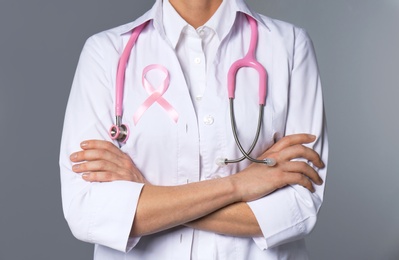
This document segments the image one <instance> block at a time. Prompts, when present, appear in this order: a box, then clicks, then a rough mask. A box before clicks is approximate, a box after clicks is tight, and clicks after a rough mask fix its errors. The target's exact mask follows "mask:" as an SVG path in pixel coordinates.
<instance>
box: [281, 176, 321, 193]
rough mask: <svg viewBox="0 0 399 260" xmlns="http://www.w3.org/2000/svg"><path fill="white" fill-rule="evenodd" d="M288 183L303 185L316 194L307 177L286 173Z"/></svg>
mask: <svg viewBox="0 0 399 260" xmlns="http://www.w3.org/2000/svg"><path fill="white" fill-rule="evenodd" d="M285 180H286V183H287V184H289V185H295V184H298V185H301V186H302V187H304V188H306V189H308V190H309V191H310V192H312V193H313V192H315V189H314V187H313V184H312V182H311V181H310V180H309V178H308V177H306V176H305V175H303V174H301V173H298V172H290V173H286V176H285Z"/></svg>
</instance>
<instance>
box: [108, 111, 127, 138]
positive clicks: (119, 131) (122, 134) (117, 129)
mask: <svg viewBox="0 0 399 260" xmlns="http://www.w3.org/2000/svg"><path fill="white" fill-rule="evenodd" d="M108 133H109V136H110V137H111V139H112V140H116V141H118V142H120V143H125V142H126V141H127V138H128V137H129V127H128V126H127V125H125V124H121V119H120V117H116V124H115V125H112V126H111V128H110V129H109V132H108Z"/></svg>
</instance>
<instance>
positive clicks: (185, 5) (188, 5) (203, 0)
mask: <svg viewBox="0 0 399 260" xmlns="http://www.w3.org/2000/svg"><path fill="white" fill-rule="evenodd" d="M169 2H170V3H171V4H172V6H173V7H174V8H175V10H176V11H177V12H178V13H179V15H180V16H181V17H182V18H183V19H184V20H185V21H186V22H187V23H189V24H190V25H191V26H193V27H194V28H198V27H200V26H202V25H204V24H205V23H206V22H207V21H208V20H209V19H210V18H211V17H212V15H213V14H214V13H215V12H216V10H217V9H218V7H219V6H220V4H221V3H222V0H190V1H185V0H169Z"/></svg>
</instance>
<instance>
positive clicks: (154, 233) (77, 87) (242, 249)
mask: <svg viewBox="0 0 399 260" xmlns="http://www.w3.org/2000/svg"><path fill="white" fill-rule="evenodd" d="M245 14H247V15H249V16H251V17H253V18H254V19H255V20H256V21H257V23H258V32H259V39H258V48H257V50H256V58H257V60H258V61H259V62H260V63H261V64H262V65H263V66H264V67H265V68H266V70H267V71H268V75H269V77H268V86H269V87H268V95H267V99H266V106H265V108H264V115H263V118H262V124H263V127H262V130H261V133H260V137H259V141H258V144H257V145H256V147H255V148H254V151H253V152H252V153H251V154H252V155H254V156H256V157H258V158H260V159H263V158H266V157H267V158H273V159H275V160H276V162H277V164H276V165H275V166H273V167H270V166H267V165H262V164H254V163H250V162H248V161H247V160H245V161H242V162H240V163H237V164H228V165H226V166H223V165H220V164H217V163H215V160H216V161H217V158H221V157H222V158H237V157H240V156H241V154H240V151H239V149H238V148H237V147H236V145H235V142H234V137H233V134H232V131H231V125H230V118H229V101H228V96H227V72H228V70H229V67H230V66H231V64H232V63H233V62H234V61H236V60H238V59H241V58H242V57H244V56H245V54H246V52H247V50H248V46H249V41H250V39H249V38H250V37H249V36H250V33H251V31H250V28H249V25H248V21H247V19H246V17H245ZM147 21H149V23H148V25H146V27H145V28H144V30H143V31H142V32H141V34H140V36H139V38H138V40H137V43H136V45H135V46H134V47H133V49H132V52H131V55H130V59H129V62H128V64H127V69H126V78H125V91H124V101H123V120H124V123H125V124H126V125H128V127H129V130H130V136H129V139H128V140H127V141H126V143H123V142H116V141H113V140H112V139H111V138H110V137H109V135H108V130H109V127H110V126H111V125H112V124H114V116H115V114H114V107H115V105H114V102H115V78H116V71H117V66H118V60H119V58H120V56H121V54H122V52H123V50H124V47H125V45H126V43H127V41H128V40H129V37H130V34H131V32H132V30H133V29H134V28H136V27H137V26H139V25H141V24H143V23H145V22H147ZM154 64H155V69H152V70H145V68H147V67H148V66H149V65H154ZM158 68H166V70H167V73H168V74H169V79H170V82H169V84H168V88H167V89H166V91H163V92H162V99H163V100H164V101H165V102H166V103H167V104H168V105H169V106H170V107H172V108H173V110H174V111H175V112H176V114H177V118H176V117H175V118H174V117H173V116H171V114H170V111H169V112H168V110H167V109H166V108H165V107H164V106H162V105H161V104H160V103H159V102H153V103H152V104H151V105H150V106H148V107H146V108H145V109H144V111H143V109H142V106H143V102H144V101H145V100H146V99H147V98H148V97H149V95H151V93H150V92H149V91H148V89H146V88H145V87H144V86H143V82H145V81H147V82H148V84H149V85H150V86H151V87H152V88H153V89H158V88H160V86H162V84H165V78H166V76H165V73H164V72H163V71H162V70H161V69H158ZM236 85H237V87H236V88H237V89H236V98H235V108H236V109H235V110H236V120H237V126H238V134H239V137H240V139H241V142H242V143H243V146H244V147H249V146H250V145H251V143H252V140H253V136H254V132H255V129H256V125H257V117H258V103H257V99H258V76H257V73H256V72H255V71H254V70H252V69H242V70H240V71H239V72H238V74H237V84H236ZM140 109H141V111H143V112H142V113H141V115H140V118H139V120H134V118H136V119H137V117H135V115H137V111H140ZM324 122H325V119H324V112H323V101H322V93H321V86H320V81H319V74H318V69H317V64H316V58H315V55H314V50H313V47H312V43H311V41H310V39H309V37H308V36H307V34H306V32H305V31H304V30H302V29H300V28H297V27H295V26H293V25H290V24H287V23H284V22H281V21H277V20H273V19H271V18H268V17H265V16H262V15H259V14H257V13H255V12H253V11H252V10H250V9H249V8H248V6H247V5H246V4H245V3H244V2H243V0H225V1H222V0H193V1H184V0H169V1H168V0H163V1H161V0H157V1H156V3H155V5H154V6H153V8H152V9H151V10H150V11H148V12H147V13H146V14H144V15H143V16H142V17H140V18H138V19H137V20H135V21H134V22H132V23H129V24H126V25H122V26H119V27H117V28H114V29H111V30H107V31H104V32H101V33H99V34H96V35H94V36H92V37H90V38H89V39H88V40H87V42H86V44H85V46H84V48H83V51H82V54H81V57H80V60H79V64H78V68H77V71H76V75H75V78H74V81H73V86H72V90H71V94H70V98H69V102H68V106H67V110H66V116H65V123H64V130H63V136H62V142H61V154H60V168H61V182H62V200H63V210H64V214H65V218H66V219H67V222H68V224H69V226H70V228H71V231H72V233H73V234H74V235H75V236H76V237H77V238H78V239H80V240H83V241H86V242H89V243H93V244H95V251H94V259H143V260H146V259H151V260H153V259H173V260H175V259H207V260H208V259H225V260H227V259H228V260H230V259H242V260H244V259H251V260H252V259H255V260H256V259H296V260H297V259H308V256H307V252H306V248H305V243H304V237H305V236H306V235H307V234H309V232H310V231H311V230H312V229H313V227H314V225H315V223H316V219H317V213H318V211H319V209H320V206H321V204H322V201H323V192H324V183H323V181H324V180H325V177H326V167H325V163H326V162H327V149H328V143H327V135H326V129H325V124H324Z"/></svg>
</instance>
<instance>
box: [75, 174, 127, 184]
mask: <svg viewBox="0 0 399 260" xmlns="http://www.w3.org/2000/svg"><path fill="white" fill-rule="evenodd" d="M82 178H83V179H84V180H85V181H89V182H111V181H115V180H123V176H120V175H118V174H116V173H112V172H85V173H84V174H82Z"/></svg>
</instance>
